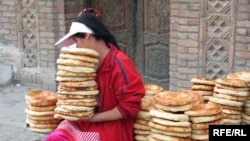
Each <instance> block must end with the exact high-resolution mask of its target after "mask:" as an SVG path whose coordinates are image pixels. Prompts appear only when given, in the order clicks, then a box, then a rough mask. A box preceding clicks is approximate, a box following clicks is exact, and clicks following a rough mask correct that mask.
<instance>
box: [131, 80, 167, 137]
mask: <svg viewBox="0 0 250 141" xmlns="http://www.w3.org/2000/svg"><path fill="white" fill-rule="evenodd" d="M144 88H145V92H146V93H145V96H144V97H143V98H142V102H141V110H140V111H139V113H138V116H137V117H136V120H135V124H134V135H135V136H134V137H135V141H145V140H147V137H148V135H149V134H150V127H149V125H148V123H149V122H150V120H151V118H150V115H149V111H150V110H151V109H153V108H154V105H155V101H154V99H153V96H154V95H155V94H156V93H158V92H162V91H163V88H162V87H161V86H159V85H156V84H144Z"/></svg>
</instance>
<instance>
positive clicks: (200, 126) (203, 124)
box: [190, 118, 224, 130]
mask: <svg viewBox="0 0 250 141" xmlns="http://www.w3.org/2000/svg"><path fill="white" fill-rule="evenodd" d="M220 124H224V122H223V119H222V118H221V119H218V120H215V121H211V122H201V123H193V122H191V126H190V127H191V128H192V130H193V129H208V128H209V125H220Z"/></svg>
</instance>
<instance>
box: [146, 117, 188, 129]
mask: <svg viewBox="0 0 250 141" xmlns="http://www.w3.org/2000/svg"><path fill="white" fill-rule="evenodd" d="M151 121H153V122H154V123H158V124H162V125H167V126H178V127H190V125H191V124H190V122H189V121H171V120H167V119H161V118H155V117H153V118H152V119H151ZM147 123H148V122H147Z"/></svg>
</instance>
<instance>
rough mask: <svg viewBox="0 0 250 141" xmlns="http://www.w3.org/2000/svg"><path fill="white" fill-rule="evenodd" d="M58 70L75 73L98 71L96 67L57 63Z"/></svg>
mask: <svg viewBox="0 0 250 141" xmlns="http://www.w3.org/2000/svg"><path fill="white" fill-rule="evenodd" d="M57 68H58V70H65V71H70V72H74V73H94V72H96V69H95V68H90V67H78V66H65V65H57Z"/></svg>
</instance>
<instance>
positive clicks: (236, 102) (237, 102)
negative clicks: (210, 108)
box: [209, 97, 243, 106]
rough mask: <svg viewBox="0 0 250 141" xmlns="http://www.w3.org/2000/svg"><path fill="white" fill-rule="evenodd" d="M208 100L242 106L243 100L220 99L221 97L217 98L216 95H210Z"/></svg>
mask: <svg viewBox="0 0 250 141" xmlns="http://www.w3.org/2000/svg"><path fill="white" fill-rule="evenodd" d="M209 101H212V102H214V103H218V104H223V105H228V106H242V105H243V102H239V101H233V100H228V99H222V98H217V97H210V98H209Z"/></svg>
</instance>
